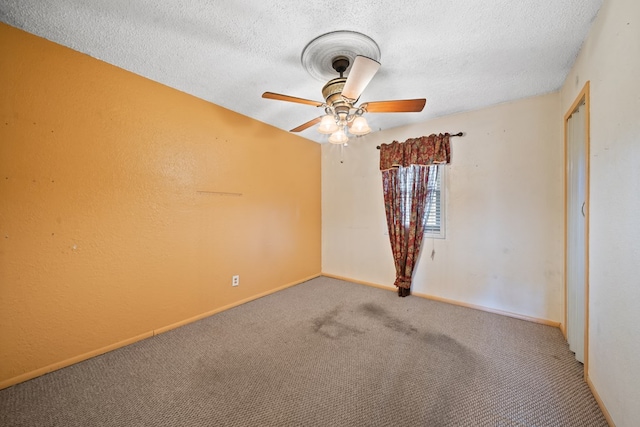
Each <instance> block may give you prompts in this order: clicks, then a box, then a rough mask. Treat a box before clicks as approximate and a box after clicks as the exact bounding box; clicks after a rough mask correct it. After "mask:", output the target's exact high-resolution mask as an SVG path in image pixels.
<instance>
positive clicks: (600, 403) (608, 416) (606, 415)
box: [585, 376, 616, 427]
mask: <svg viewBox="0 0 640 427" xmlns="http://www.w3.org/2000/svg"><path fill="white" fill-rule="evenodd" d="M585 381H586V382H587V384H588V385H589V389H590V390H591V394H593V397H594V398H595V399H596V402H597V403H598V406H599V407H600V410H601V411H602V414H603V415H604V418H605V419H606V420H607V423H609V426H610V427H616V424H615V423H614V422H613V418H611V414H610V413H609V411H608V410H607V407H606V406H604V402H603V401H602V399H601V398H600V395H599V394H598V392H597V391H596V387H595V386H594V385H593V382H591V378H589V377H588V376H587V377H586V378H585Z"/></svg>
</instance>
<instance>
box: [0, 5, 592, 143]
mask: <svg viewBox="0 0 640 427" xmlns="http://www.w3.org/2000/svg"><path fill="white" fill-rule="evenodd" d="M602 2H603V0H517V1H514V0H485V1H481V0H429V1H420V0H410V1H382V0H369V1H367V0H350V1H344V0H339V1H338V0H326V1H313V2H310V1H296V0H245V1H240V0H235V1H233V0H217V1H215V0H164V1H157V0H56V1H43V0H0V20H1V21H2V22H5V23H8V24H9V25H12V26H14V27H17V28H21V29H23V30H26V31H28V32H30V33H33V34H36V35H39V36H41V37H44V38H46V39H49V40H52V41H54V42H56V43H60V44H62V45H65V46H68V47H70V48H72V49H75V50H77V51H80V52H83V53H86V54H88V55H91V56H93V57H95V58H98V59H101V60H103V61H105V62H108V63H111V64H114V65H116V66H118V67H121V68H124V69H126V70H129V71H132V72H134V73H137V74H139V75H142V76H145V77H147V78H150V79H152V80H155V81H158V82H160V83H163V84H165V85H168V86H171V87H174V88H176V89H179V90H181V91H184V92H187V93H189V94H192V95H195V96H197V97H199V98H202V99H205V100H207V101H210V102H213V103H215V104H218V105H221V106H223V107H226V108H228V109H230V110H233V111H236V112H238V113H241V114H244V115H246V116H249V117H252V118H254V119H257V120H260V121H262V122H265V123H269V124H271V125H273V126H276V127H278V128H281V129H284V130H289V129H292V128H294V127H296V126H298V125H300V124H302V123H304V122H306V121H308V120H310V119H313V118H314V117H317V116H319V115H320V114H322V111H321V110H319V109H318V108H316V107H312V106H308V105H302V104H294V103H289V102H282V101H274V100H268V99H263V98H261V95H262V93H263V92H265V91H272V92H278V93H283V94H287V95H292V96H296V97H301V98H308V99H312V100H317V101H324V100H323V98H322V94H321V89H322V86H323V83H322V82H320V81H318V80H316V79H314V78H313V77H311V76H310V75H309V74H308V73H307V72H306V71H305V70H304V69H303V67H302V65H301V62H300V55H301V53H302V50H303V49H304V47H305V46H306V44H307V43H308V42H310V41H311V40H312V39H314V38H315V37H317V36H319V35H321V34H324V33H327V32H330V31H337V30H351V31H357V32H361V33H364V34H366V35H368V36H369V37H371V38H373V39H374V40H375V41H376V42H377V44H378V46H379V47H380V50H381V60H380V62H381V63H382V67H381V68H380V71H379V72H378V74H377V75H376V76H375V77H374V78H373V80H372V81H371V83H370V84H369V86H368V87H367V88H366V89H365V91H364V93H363V95H362V97H361V102H367V101H384V100H391V99H407V98H427V105H426V107H425V109H424V110H423V111H422V112H421V113H375V114H374V113H369V114H367V119H368V121H369V123H370V125H371V127H372V128H373V129H374V130H378V129H388V128H392V127H396V126H403V125H407V124H410V123H416V122H422V121H425V120H427V119H430V118H433V117H438V116H443V115H447V114H452V113H456V112H462V111H469V110H474V109H478V108H481V107H485V106H489V105H494V104H498V103H501V102H506V101H510V100H514V99H520V98H525V97H530V96H535V95H541V94H544V93H548V92H552V91H555V90H557V89H559V88H560V86H561V85H562V83H563V82H564V79H565V77H566V75H567V73H568V72H569V70H570V68H571V66H572V65H573V62H574V60H575V58H576V56H577V54H578V52H579V50H580V47H581V45H582V41H583V40H584V39H585V37H586V35H587V33H588V30H589V27H590V25H591V22H592V21H593V19H594V18H595V16H596V14H597V12H598V10H599V8H600V6H601V5H602ZM300 135H301V136H302V137H305V138H308V139H311V140H314V141H318V142H324V141H326V139H327V137H326V136H325V135H321V134H319V133H318V132H317V131H316V130H315V128H314V127H312V128H309V129H307V130H305V131H304V132H301V133H300Z"/></svg>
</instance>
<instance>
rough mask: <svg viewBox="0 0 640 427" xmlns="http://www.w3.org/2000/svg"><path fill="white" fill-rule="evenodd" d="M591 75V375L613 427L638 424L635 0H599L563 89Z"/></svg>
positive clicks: (639, 167)
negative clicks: (590, 26)
mask: <svg viewBox="0 0 640 427" xmlns="http://www.w3.org/2000/svg"><path fill="white" fill-rule="evenodd" d="M587 80H589V81H590V82H591V83H590V86H591V153H590V162H591V174H590V180H591V191H590V223H589V229H590V236H589V247H590V256H589V283H590V307H589V322H590V330H589V332H590V333H589V373H588V375H589V377H590V379H591V381H592V383H593V384H594V387H595V388H596V391H597V392H598V394H599V395H600V397H601V398H602V400H603V401H604V404H605V406H606V407H607V409H608V411H609V413H610V414H611V417H612V418H613V421H614V422H615V423H616V425H617V426H618V427H624V426H638V425H640V404H639V403H640V363H639V362H640V217H639V215H638V212H640V2H638V0H610V1H607V2H605V4H604V6H603V7H602V9H601V10H600V12H599V14H598V17H597V19H596V21H595V22H594V24H593V26H592V28H591V31H590V33H589V36H588V38H587V40H586V41H585V43H584V45H583V47H582V51H581V53H580V55H579V56H578V59H577V61H576V63H575V65H574V67H573V69H572V71H571V72H570V74H569V76H568V77H567V80H566V82H565V84H564V87H563V88H562V91H561V98H562V112H563V114H564V113H565V112H566V111H567V110H568V109H569V108H570V106H571V104H572V103H573V101H574V100H575V98H576V96H577V95H578V93H579V91H580V90H581V89H582V87H583V86H584V83H585V81H587Z"/></svg>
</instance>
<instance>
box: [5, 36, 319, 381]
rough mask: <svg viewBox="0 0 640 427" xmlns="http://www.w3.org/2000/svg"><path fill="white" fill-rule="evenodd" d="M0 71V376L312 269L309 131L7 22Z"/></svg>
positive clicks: (313, 147)
mask: <svg viewBox="0 0 640 427" xmlns="http://www.w3.org/2000/svg"><path fill="white" fill-rule="evenodd" d="M158 66H162V64H161V62H160V61H159V62H158ZM209 78H215V76H209ZM0 81H1V82H2V84H1V85H0V177H1V178H0V201H1V203H0V307H1V309H0V383H2V384H5V385H7V384H10V383H11V379H15V378H25V377H24V376H25V375H27V377H28V374H29V373H30V372H34V371H37V370H39V369H42V368H43V367H47V366H50V365H55V364H57V363H60V362H62V361H65V360H73V359H74V358H78V357H79V356H82V355H83V354H88V353H91V352H93V351H95V350H96V349H101V348H105V347H108V346H111V345H114V344H117V343H122V342H126V341H127V340H132V339H134V340H135V339H136V337H140V336H146V335H148V334H149V332H150V331H156V330H158V329H162V328H165V327H167V326H169V325H172V324H175V323H177V322H182V321H184V320H185V319H190V318H193V317H196V316H198V315H200V314H202V313H207V312H209V311H213V310H216V309H217V308H220V307H224V306H227V305H230V304H233V303H236V302H238V301H242V300H245V299H247V298H251V297H253V296H256V295H260V294H262V293H265V292H269V291H271V290H274V289H277V288H279V287H282V286H286V285H287V284H292V283H295V282H298V281H301V280H304V279H305V278H308V277H311V276H315V275H317V274H319V273H320V251H321V249H320V244H321V240H320V236H321V234H320V233H321V232H320V227H321V222H320V219H321V211H320V162H321V161H320V147H319V145H318V144H316V143H313V142H310V141H308V140H305V139H302V138H299V137H296V136H294V135H291V134H288V133H286V132H283V131H281V130H278V129H276V128H273V127H271V126H268V125H265V124H263V123H260V122H257V121H255V120H251V119H249V118H247V117H244V116H241V115H239V114H236V113H233V112H231V111H228V110H225V109H223V108H221V107H218V106H216V105H213V104H210V103H208V102H205V101H202V100H200V99H197V98H194V97H192V96H189V95H186V94H184V93H182V92H179V91H176V90H174V89H170V88H167V87H165V86H163V85H160V84H158V83H156V82H153V81H150V80H147V79H145V78H142V77H140V76H137V75H135V74H132V73H130V72H126V71H124V70H121V69H118V68H116V67H113V66H111V65H108V64H106V63H103V62H101V61H98V60H96V59H94V58H91V57H89V56H86V55H83V54H80V53H77V52H75V51H72V50H70V49H68V48H65V47H62V46H59V45H56V44H54V43H51V42H49V41H46V40H44V39H41V38H38V37H35V36H33V35H30V34H27V33H25V32H22V31H19V30H17V29H14V28H11V27H9V26H6V25H3V24H0ZM235 274H238V275H240V286H238V287H236V288H232V287H231V278H232V275H235Z"/></svg>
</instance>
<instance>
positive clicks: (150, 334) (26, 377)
mask: <svg viewBox="0 0 640 427" xmlns="http://www.w3.org/2000/svg"><path fill="white" fill-rule="evenodd" d="M320 276H321V274H315V275H313V276H309V277H306V278H304V279H301V280H296V281H294V282H290V283H287V284H286V285H283V286H279V287H277V288H274V289H271V290H268V291H266V292H262V293H259V294H257V295H253V296H251V297H248V298H245V299H242V300H240V301H236V302H234V303H231V304H228V305H225V306H223V307H220V308H216V309H215V310H210V311H207V312H206V313H202V314H199V315H197V316H193V317H190V318H188V319H185V320H182V321H180V322H176V323H172V324H170V325H167V326H163V327H161V328H157V329H154V330H152V331H149V332H145V333H143V334H140V335H136V336H135V337H131V338H128V339H126V340H122V341H119V342H117V343H114V344H110V345H108V346H105V347H102V348H99V349H97V350H92V351H89V352H87V353H83V354H80V355H78V356H74V357H71V358H69V359H65V360H62V361H60V362H56V363H52V364H51V365H47V366H45V367H43V368H39V369H36V370H33V371H30V372H26V373H24V374H21V375H18V376H16V377H13V378H9V379H7V380H4V381H2V382H0V390H2V389H5V388H7V387H11V386H13V385H16V384H19V383H22V382H25V381H28V380H31V379H34V378H37V377H39V376H42V375H45V374H48V373H49V372H53V371H57V370H58V369H62V368H66V367H67V366H71V365H74V364H76V363H78V362H82V361H84V360H87V359H91V358H92V357H96V356H100V355H101V354H104V353H107V352H109V351H112V350H117V349H119V348H122V347H125V346H127V345H131V344H133V343H136V342H138V341H142V340H144V339H147V338H151V337H153V336H155V335H159V334H161V333H163V332H167V331H170V330H173V329H176V328H179V327H180V326H184V325H188V324H189V323H193V322H196V321H198V320H202V319H204V318H206V317H209V316H213V315H214V314H217V313H220V312H222V311H225V310H229V309H230V308H234V307H237V306H239V305H242V304H246V303H248V302H250V301H253V300H256V299H258V298H262V297H265V296H267V295H270V294H273V293H275V292H278V291H281V290H283V289H286V288H290V287H292V286H295V285H299V284H300V283H303V282H306V281H308V280H311V279H315V278H316V277H320Z"/></svg>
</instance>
